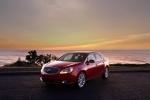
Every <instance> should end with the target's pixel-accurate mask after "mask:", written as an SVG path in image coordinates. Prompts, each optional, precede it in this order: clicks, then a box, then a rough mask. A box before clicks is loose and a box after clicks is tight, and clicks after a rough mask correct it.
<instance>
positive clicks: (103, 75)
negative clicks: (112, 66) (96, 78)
mask: <svg viewBox="0 0 150 100" xmlns="http://www.w3.org/2000/svg"><path fill="white" fill-rule="evenodd" d="M108 75H109V68H108V67H106V68H105V71H104V73H103V74H102V78H103V79H107V78H108Z"/></svg>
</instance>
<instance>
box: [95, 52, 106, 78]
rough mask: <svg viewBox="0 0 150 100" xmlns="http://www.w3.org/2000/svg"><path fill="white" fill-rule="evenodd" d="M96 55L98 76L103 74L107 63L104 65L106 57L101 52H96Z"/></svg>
mask: <svg viewBox="0 0 150 100" xmlns="http://www.w3.org/2000/svg"><path fill="white" fill-rule="evenodd" d="M95 57H96V61H95V63H96V70H97V76H98V75H101V74H102V73H103V71H104V68H105V65H104V59H103V57H102V56H101V55H100V54H97V53H95Z"/></svg>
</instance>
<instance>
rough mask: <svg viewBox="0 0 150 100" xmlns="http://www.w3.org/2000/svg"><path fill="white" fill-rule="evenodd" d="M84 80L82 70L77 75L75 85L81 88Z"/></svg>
mask: <svg viewBox="0 0 150 100" xmlns="http://www.w3.org/2000/svg"><path fill="white" fill-rule="evenodd" d="M85 82H86V76H85V73H84V72H80V73H79V75H78V77H77V87H78V88H83V87H84V85H85Z"/></svg>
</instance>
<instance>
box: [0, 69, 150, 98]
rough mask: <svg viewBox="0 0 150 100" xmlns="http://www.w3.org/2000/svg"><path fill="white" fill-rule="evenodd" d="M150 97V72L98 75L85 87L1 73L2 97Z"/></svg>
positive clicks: (29, 76) (36, 76) (0, 96)
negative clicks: (104, 77) (107, 77)
mask: <svg viewBox="0 0 150 100" xmlns="http://www.w3.org/2000/svg"><path fill="white" fill-rule="evenodd" d="M23 99H25V100H26V99H27V100H35V99H37V100H42V99H49V100H150V73H149V72H132V73H110V76H109V79H108V80H102V79H101V78H96V79H94V80H90V81H88V82H87V84H86V86H85V88H83V89H76V88H74V87H72V86H69V87H68V86H67V87H66V86H58V85H57V86H54V85H46V84H44V83H42V82H40V81H39V75H36V74H35V75H2V76H0V100H23Z"/></svg>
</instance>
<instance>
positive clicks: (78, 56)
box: [58, 53, 87, 62]
mask: <svg viewBox="0 0 150 100" xmlns="http://www.w3.org/2000/svg"><path fill="white" fill-rule="evenodd" d="M86 56H87V55H86V54H85V53H69V54H66V55H64V56H62V57H60V58H59V59H58V61H69V62H82V61H83V60H84V59H85V57H86Z"/></svg>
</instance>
